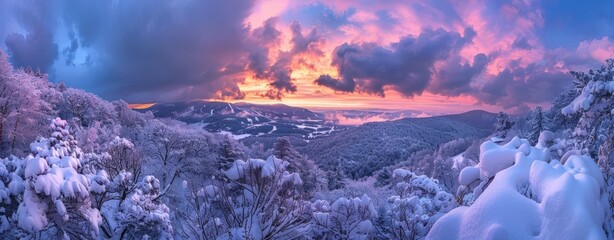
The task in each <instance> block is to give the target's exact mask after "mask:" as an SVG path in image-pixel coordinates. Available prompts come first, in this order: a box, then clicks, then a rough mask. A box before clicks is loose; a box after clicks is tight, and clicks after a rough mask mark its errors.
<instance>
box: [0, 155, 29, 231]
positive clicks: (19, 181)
mask: <svg viewBox="0 0 614 240" xmlns="http://www.w3.org/2000/svg"><path fill="white" fill-rule="evenodd" d="M23 167H24V166H23V161H22V159H20V158H18V157H15V156H11V157H8V158H4V159H0V238H3V239H10V238H12V237H16V235H15V231H16V230H18V229H16V226H17V223H16V222H15V218H13V216H14V215H15V213H16V212H17V208H18V207H19V203H20V202H21V199H23V192H24V189H25V188H24V175H23Z"/></svg>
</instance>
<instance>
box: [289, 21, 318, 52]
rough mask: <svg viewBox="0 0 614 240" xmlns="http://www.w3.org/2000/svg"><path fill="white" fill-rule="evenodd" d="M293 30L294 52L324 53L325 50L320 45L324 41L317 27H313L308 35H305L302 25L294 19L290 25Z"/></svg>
mask: <svg viewBox="0 0 614 240" xmlns="http://www.w3.org/2000/svg"><path fill="white" fill-rule="evenodd" d="M290 30H291V31H292V39H291V40H290V41H291V42H292V45H293V46H292V53H293V54H300V53H304V52H310V53H315V54H317V55H323V54H324V52H322V50H320V49H319V47H320V45H321V44H322V42H323V41H324V39H323V38H322V36H320V35H319V34H318V30H317V29H316V28H312V29H311V31H309V33H308V34H307V35H303V32H302V28H301V25H300V24H299V23H298V22H297V21H294V22H292V24H291V25H290Z"/></svg>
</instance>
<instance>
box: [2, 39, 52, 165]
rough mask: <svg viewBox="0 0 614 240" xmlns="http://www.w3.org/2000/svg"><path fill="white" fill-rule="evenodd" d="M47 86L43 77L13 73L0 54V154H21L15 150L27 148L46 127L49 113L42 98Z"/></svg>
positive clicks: (47, 106)
mask: <svg viewBox="0 0 614 240" xmlns="http://www.w3.org/2000/svg"><path fill="white" fill-rule="evenodd" d="M47 84H48V83H47V79H46V77H45V76H41V77H37V76H34V75H32V74H30V73H28V72H26V71H24V70H16V71H14V70H13V69H12V67H11V65H10V63H9V62H8V58H7V56H6V54H4V52H2V51H0V150H2V151H5V152H7V151H8V152H11V153H16V154H22V153H23V152H18V150H17V149H23V148H26V146H27V144H28V143H29V142H31V141H33V140H34V139H35V137H36V135H37V134H38V132H40V131H41V130H42V129H41V128H44V127H46V124H45V123H44V121H45V119H46V117H47V116H48V114H49V113H50V111H51V110H50V106H49V104H48V103H47V102H45V101H43V100H42V95H43V94H44V93H43V90H44V89H46V88H47ZM45 130H46V129H45Z"/></svg>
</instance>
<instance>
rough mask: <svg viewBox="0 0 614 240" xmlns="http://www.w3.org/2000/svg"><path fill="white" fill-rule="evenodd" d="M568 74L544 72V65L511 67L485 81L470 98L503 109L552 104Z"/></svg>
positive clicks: (568, 79) (563, 86) (568, 82)
mask: <svg viewBox="0 0 614 240" xmlns="http://www.w3.org/2000/svg"><path fill="white" fill-rule="evenodd" d="M571 78H572V77H571V75H569V74H568V73H564V72H559V71H547V70H546V69H545V68H544V67H543V66H539V65H537V64H530V65H528V66H527V67H518V66H513V65H512V66H510V67H508V68H506V69H505V70H503V71H502V72H500V73H499V74H497V75H496V76H495V77H494V78H493V79H492V80H490V81H488V82H487V83H486V84H485V85H484V86H483V87H482V88H481V89H479V91H476V92H475V93H474V94H473V95H474V96H475V97H476V98H478V100H479V101H480V102H482V103H487V104H496V105H500V106H502V107H503V108H506V109H507V108H512V107H519V106H523V105H525V104H526V103H544V102H552V101H553V100H554V98H555V97H556V96H557V95H558V94H559V93H561V92H562V91H563V90H564V89H566V88H568V87H569V86H570V84H571Z"/></svg>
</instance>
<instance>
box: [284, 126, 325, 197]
mask: <svg viewBox="0 0 614 240" xmlns="http://www.w3.org/2000/svg"><path fill="white" fill-rule="evenodd" d="M273 154H274V155H275V157H277V158H279V159H282V160H284V161H287V162H288V163H289V165H288V170H289V171H292V172H296V173H298V174H300V175H301V178H302V179H303V185H302V189H303V193H304V194H306V195H307V196H310V195H311V193H312V192H313V191H315V190H317V189H323V188H325V187H324V186H321V184H320V183H321V182H322V181H321V178H324V176H323V175H324V172H322V171H320V169H319V168H318V166H316V164H315V162H314V161H312V160H311V159H309V158H307V157H306V156H304V155H302V154H300V153H299V152H298V151H296V149H295V148H294V146H292V143H291V142H290V139H289V138H287V137H280V138H278V139H277V141H276V142H275V144H274V145H273Z"/></svg>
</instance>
